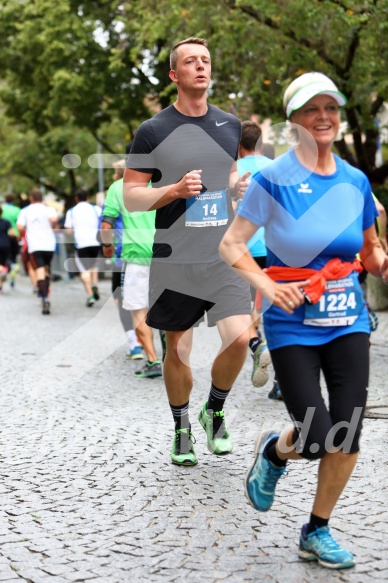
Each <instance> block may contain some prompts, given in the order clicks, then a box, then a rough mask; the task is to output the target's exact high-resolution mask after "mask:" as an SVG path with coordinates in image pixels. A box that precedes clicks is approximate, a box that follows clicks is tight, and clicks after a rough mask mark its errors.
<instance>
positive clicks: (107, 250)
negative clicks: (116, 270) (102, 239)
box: [102, 245, 115, 259]
mask: <svg viewBox="0 0 388 583" xmlns="http://www.w3.org/2000/svg"><path fill="white" fill-rule="evenodd" d="M102 254H103V256H104V257H106V258H107V259H110V258H111V257H113V255H114V254H115V246H114V245H110V246H109V247H104V246H103V247H102Z"/></svg>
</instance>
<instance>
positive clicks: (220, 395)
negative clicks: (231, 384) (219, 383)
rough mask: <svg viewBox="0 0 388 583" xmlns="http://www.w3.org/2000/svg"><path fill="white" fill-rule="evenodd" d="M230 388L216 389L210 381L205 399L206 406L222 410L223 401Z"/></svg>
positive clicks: (213, 409) (214, 409)
mask: <svg viewBox="0 0 388 583" xmlns="http://www.w3.org/2000/svg"><path fill="white" fill-rule="evenodd" d="M229 391H230V389H228V390H227V391H223V390H222V389H217V387H215V386H214V385H213V383H212V386H211V388H210V393H209V397H208V400H207V408H208V409H211V410H212V411H214V412H215V411H222V408H223V406H224V403H225V399H226V397H227V396H228V395H229Z"/></svg>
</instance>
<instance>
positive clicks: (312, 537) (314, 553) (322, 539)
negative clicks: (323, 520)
mask: <svg viewBox="0 0 388 583" xmlns="http://www.w3.org/2000/svg"><path fill="white" fill-rule="evenodd" d="M298 555H299V556H300V557H301V559H305V560H306V561H318V563H319V564H320V565H322V566H323V567H327V568H329V569H347V568H348V567H353V566H354V565H355V564H356V563H355V561H354V557H353V555H352V553H349V551H346V550H345V549H343V548H342V547H340V545H339V544H338V543H337V542H336V541H335V540H334V538H333V537H332V536H331V533H330V528H329V527H328V526H321V528H317V529H315V530H314V531H313V532H311V533H310V534H307V524H305V525H303V527H302V532H301V534H300V540H299V551H298Z"/></svg>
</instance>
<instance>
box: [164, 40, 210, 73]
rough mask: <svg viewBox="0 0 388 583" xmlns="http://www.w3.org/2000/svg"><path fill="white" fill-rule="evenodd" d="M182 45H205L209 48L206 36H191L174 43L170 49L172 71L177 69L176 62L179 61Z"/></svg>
mask: <svg viewBox="0 0 388 583" xmlns="http://www.w3.org/2000/svg"><path fill="white" fill-rule="evenodd" d="M182 45H202V46H203V47H206V48H207V40H206V39H205V38H198V37H196V36H190V37H189V38H185V39H184V40H181V41H179V43H177V44H176V45H174V46H173V47H172V49H171V51H170V69H171V70H172V71H175V69H176V64H177V61H178V48H179V47H181V46H182Z"/></svg>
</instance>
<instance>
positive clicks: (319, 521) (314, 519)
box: [307, 514, 329, 534]
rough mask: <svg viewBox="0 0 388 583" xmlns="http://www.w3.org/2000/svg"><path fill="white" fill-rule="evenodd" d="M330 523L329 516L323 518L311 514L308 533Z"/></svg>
mask: <svg viewBox="0 0 388 583" xmlns="http://www.w3.org/2000/svg"><path fill="white" fill-rule="evenodd" d="M328 524H329V519H328V518H321V517H320V516H316V515H315V514H310V522H309V523H308V525H307V534H310V533H311V532H314V530H315V529H316V528H321V527H322V526H327V525H328Z"/></svg>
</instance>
